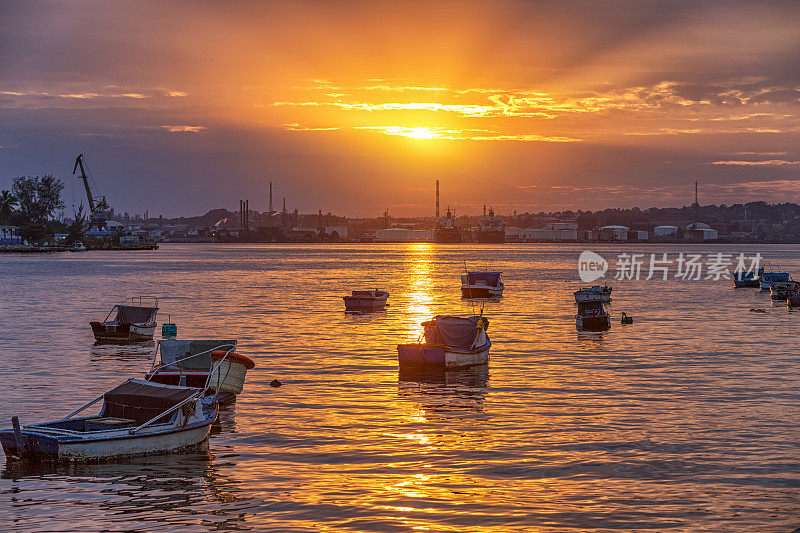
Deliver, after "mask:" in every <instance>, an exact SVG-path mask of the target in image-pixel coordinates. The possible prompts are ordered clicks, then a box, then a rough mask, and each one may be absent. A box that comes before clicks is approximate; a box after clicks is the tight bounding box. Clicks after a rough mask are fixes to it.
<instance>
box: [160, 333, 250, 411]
mask: <svg viewBox="0 0 800 533" xmlns="http://www.w3.org/2000/svg"><path fill="white" fill-rule="evenodd" d="M236 344H237V342H236V341H235V340H174V339H170V340H161V341H159V342H158V345H157V346H156V351H155V353H154V354H153V362H152V364H151V367H150V371H149V372H148V373H147V374H145V379H147V380H148V381H152V382H155V383H164V384H168V385H185V386H189V387H204V386H205V385H206V383H208V389H209V391H210V392H214V393H217V394H219V401H220V403H225V402H227V401H232V400H234V399H235V397H236V395H238V394H241V392H242V390H243V389H244V380H245V376H246V375H247V371H248V370H250V369H252V368H254V367H255V366H256V364H255V363H254V362H253V360H252V359H250V358H249V357H247V356H245V355H241V354H238V353H236V352H234V350H235V349H236ZM159 355H160V358H159ZM215 361H222V362H221V363H220V364H219V365H218V366H216V367H215V366H214V362H215ZM212 368H213V369H214V370H213V372H214V373H213V374H209V372H211V369H212Z"/></svg>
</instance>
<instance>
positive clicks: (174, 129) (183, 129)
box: [161, 124, 208, 133]
mask: <svg viewBox="0 0 800 533" xmlns="http://www.w3.org/2000/svg"><path fill="white" fill-rule="evenodd" d="M161 127H162V128H164V129H166V130H167V131H169V132H171V133H200V132H203V131H206V130H207V129H208V128H207V127H205V126H172V125H169V124H165V125H163V126H161Z"/></svg>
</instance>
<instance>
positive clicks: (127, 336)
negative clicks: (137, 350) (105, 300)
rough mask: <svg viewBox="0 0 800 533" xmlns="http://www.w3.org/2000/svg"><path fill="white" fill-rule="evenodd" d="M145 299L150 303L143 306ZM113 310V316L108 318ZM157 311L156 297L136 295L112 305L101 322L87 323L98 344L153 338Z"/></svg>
mask: <svg viewBox="0 0 800 533" xmlns="http://www.w3.org/2000/svg"><path fill="white" fill-rule="evenodd" d="M145 301H147V302H148V303H150V304H151V305H150V306H143V305H142V303H143V302H145ZM134 304H138V305H134ZM115 312H116V315H115V316H114V318H113V319H112V320H109V317H110V316H111V315H112V314H114V313H115ZM157 313H158V298H155V297H149V296H137V297H135V298H128V299H127V300H125V301H124V302H122V303H121V304H119V305H115V306H114V307H112V308H111V311H109V312H108V315H106V318H105V319H104V320H103V321H102V322H90V323H89V324H90V325H91V326H92V333H94V338H95V340H96V341H97V342H98V343H100V344H113V343H126V342H141V341H147V340H152V339H153V333H155V330H156V314H157Z"/></svg>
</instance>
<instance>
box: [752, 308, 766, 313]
mask: <svg viewBox="0 0 800 533" xmlns="http://www.w3.org/2000/svg"><path fill="white" fill-rule="evenodd" d="M750 312H752V313H766V312H767V310H766V309H754V308H752V307H751V308H750Z"/></svg>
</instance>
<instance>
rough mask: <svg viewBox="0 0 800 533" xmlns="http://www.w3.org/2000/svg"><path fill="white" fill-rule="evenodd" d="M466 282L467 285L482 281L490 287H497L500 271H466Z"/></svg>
mask: <svg viewBox="0 0 800 533" xmlns="http://www.w3.org/2000/svg"><path fill="white" fill-rule="evenodd" d="M467 282H468V284H469V285H477V284H478V283H480V282H483V283H486V284H487V285H489V286H490V287H497V286H498V284H499V283H500V272H467Z"/></svg>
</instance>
